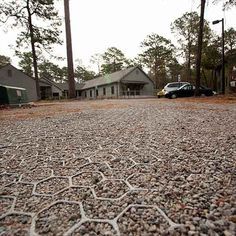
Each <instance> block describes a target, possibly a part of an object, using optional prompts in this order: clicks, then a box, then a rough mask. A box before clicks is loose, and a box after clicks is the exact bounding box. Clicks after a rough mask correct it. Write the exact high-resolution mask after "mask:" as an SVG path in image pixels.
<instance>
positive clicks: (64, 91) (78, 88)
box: [57, 83, 84, 98]
mask: <svg viewBox="0 0 236 236" xmlns="http://www.w3.org/2000/svg"><path fill="white" fill-rule="evenodd" d="M57 85H58V86H59V87H60V88H61V90H62V97H63V98H68V97H69V85H68V83H57ZM83 86H84V83H75V90H76V98H80V97H81V89H82V88H83Z"/></svg>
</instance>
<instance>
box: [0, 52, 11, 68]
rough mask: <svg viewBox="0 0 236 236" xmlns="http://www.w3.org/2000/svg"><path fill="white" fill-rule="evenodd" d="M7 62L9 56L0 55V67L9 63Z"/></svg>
mask: <svg viewBox="0 0 236 236" xmlns="http://www.w3.org/2000/svg"><path fill="white" fill-rule="evenodd" d="M9 63H11V59H10V57H6V56H4V55H0V67H2V66H5V65H6V64H9Z"/></svg>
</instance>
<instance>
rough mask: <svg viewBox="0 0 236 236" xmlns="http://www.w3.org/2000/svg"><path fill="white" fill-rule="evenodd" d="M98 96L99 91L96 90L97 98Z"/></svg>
mask: <svg viewBox="0 0 236 236" xmlns="http://www.w3.org/2000/svg"><path fill="white" fill-rule="evenodd" d="M97 96H98V89H96V97H97Z"/></svg>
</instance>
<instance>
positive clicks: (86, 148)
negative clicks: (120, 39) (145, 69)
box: [0, 99, 236, 236]
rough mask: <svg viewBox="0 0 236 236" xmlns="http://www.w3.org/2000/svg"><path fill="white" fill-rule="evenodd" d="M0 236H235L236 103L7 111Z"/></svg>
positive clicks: (3, 115)
mask: <svg viewBox="0 0 236 236" xmlns="http://www.w3.org/2000/svg"><path fill="white" fill-rule="evenodd" d="M0 122H1V123H0V162H1V164H0V214H1V216H0V235H17V236H18V235H28V234H30V235H37V234H39V235H43V234H44V235H142V236H143V235H202V236H203V235H226V236H230V235H236V103H220V104H216V103H205V102H202V101H201V99H199V101H197V102H186V100H184V99H183V100H181V99H178V100H166V99H163V100H157V99H156V100H155V99H138V100H104V101H87V102H79V101H75V102H67V103H66V102H64V103H57V104H54V105H50V104H48V105H47V106H46V105H43V106H39V107H34V108H31V109H16V110H10V111H0Z"/></svg>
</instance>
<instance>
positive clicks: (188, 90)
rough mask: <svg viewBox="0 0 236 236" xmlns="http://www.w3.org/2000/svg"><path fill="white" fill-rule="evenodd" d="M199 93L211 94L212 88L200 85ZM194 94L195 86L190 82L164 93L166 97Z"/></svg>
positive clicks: (190, 95)
mask: <svg viewBox="0 0 236 236" xmlns="http://www.w3.org/2000/svg"><path fill="white" fill-rule="evenodd" d="M199 92H200V95H205V96H212V95H213V94H214V93H213V91H212V89H210V88H206V87H204V86H200V88H199ZM194 94H195V86H193V85H191V84H185V85H183V86H182V87H180V88H178V89H176V90H173V91H170V92H167V93H166V94H165V97H166V98H177V97H192V96H194Z"/></svg>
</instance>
